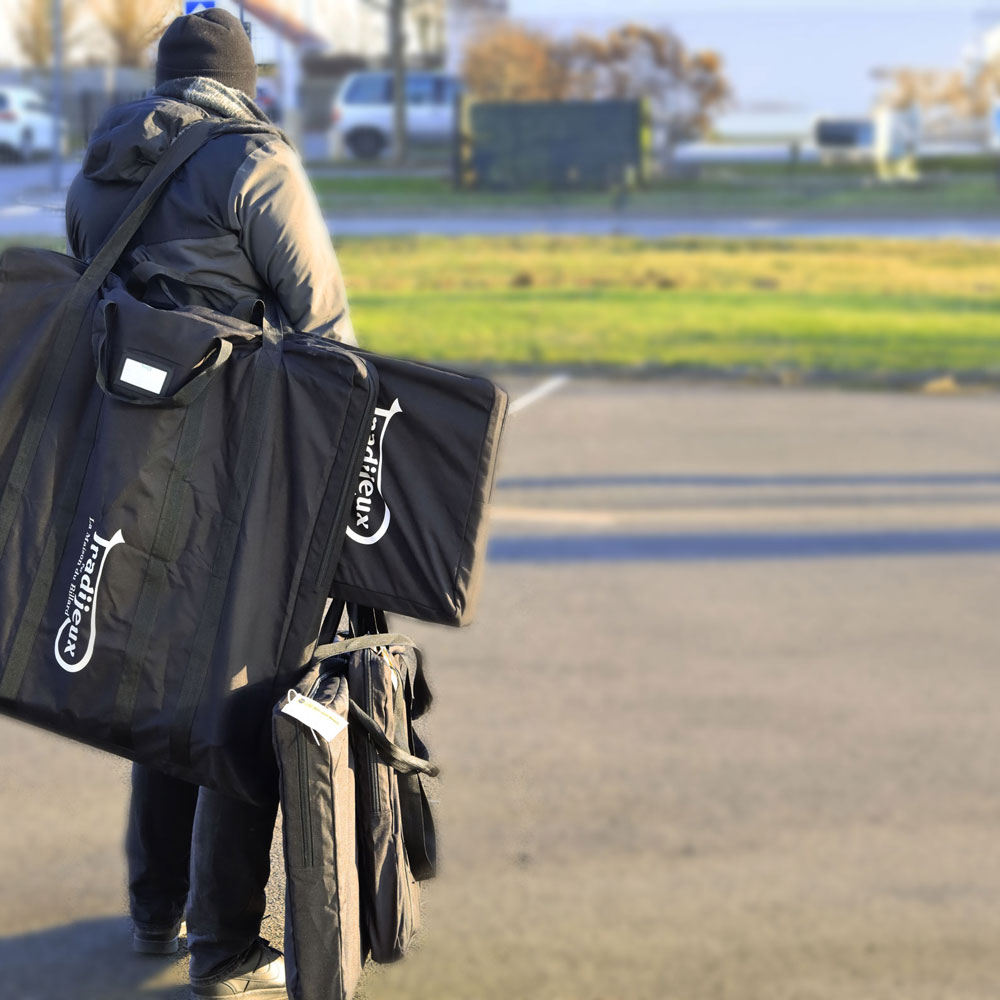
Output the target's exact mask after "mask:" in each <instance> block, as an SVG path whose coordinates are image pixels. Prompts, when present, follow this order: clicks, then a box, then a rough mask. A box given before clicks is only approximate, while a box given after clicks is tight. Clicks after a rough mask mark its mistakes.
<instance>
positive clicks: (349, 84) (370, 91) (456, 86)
mask: <svg viewBox="0 0 1000 1000" xmlns="http://www.w3.org/2000/svg"><path fill="white" fill-rule="evenodd" d="M461 89H462V84H461V81H460V80H459V79H458V78H457V77H454V76H449V75H448V74H446V73H408V74H407V75H406V134H407V140H408V141H409V142H412V143H414V144H417V143H436V142H446V141H447V140H448V139H449V138H450V137H451V135H452V133H453V132H454V129H455V113H456V98H457V96H458V95H459V94H460V93H461ZM331 118H332V123H333V134H332V145H331V153H332V155H333V156H334V157H335V158H337V157H340V156H344V155H347V154H349V155H351V156H355V157H357V158H358V159H361V160H374V159H377V158H378V157H379V156H381V155H382V153H383V152H385V150H386V149H387V148H388V147H389V145H390V143H391V142H392V130H393V129H392V126H393V78H392V74H391V73H388V72H365V73H352V74H351V75H350V76H348V77H346V78H345V79H344V81H343V83H342V84H341V85H340V88H339V89H338V90H337V93H336V96H335V97H334V99H333V109H332V112H331Z"/></svg>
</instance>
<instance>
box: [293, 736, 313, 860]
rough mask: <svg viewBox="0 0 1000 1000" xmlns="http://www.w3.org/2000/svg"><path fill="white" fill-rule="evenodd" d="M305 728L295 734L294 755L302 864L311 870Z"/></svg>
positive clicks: (310, 821)
mask: <svg viewBox="0 0 1000 1000" xmlns="http://www.w3.org/2000/svg"><path fill="white" fill-rule="evenodd" d="M307 739H308V737H307V735H306V729H305V726H302V725H299V726H298V728H297V731H296V734H295V753H296V758H297V763H298V767H297V768H296V770H297V771H298V777H299V815H300V816H301V819H302V864H303V865H304V866H305V867H307V868H311V867H312V866H313V864H315V860H314V857H313V831H312V800H311V799H310V798H309V774H308V770H307V768H308V764H309V747H308V745H307V743H306V740H307Z"/></svg>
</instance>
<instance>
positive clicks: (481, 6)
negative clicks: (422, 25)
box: [444, 0, 510, 75]
mask: <svg viewBox="0 0 1000 1000" xmlns="http://www.w3.org/2000/svg"><path fill="white" fill-rule="evenodd" d="M509 16H510V2H509V0H447V10H446V12H445V31H444V33H445V39H446V49H447V54H446V58H445V68H446V69H447V70H448V72H449V73H455V74H456V75H457V74H459V73H460V72H461V70H462V63H463V62H464V61H465V50H466V48H467V46H468V44H469V43H470V42H471V41H473V40H474V39H476V38H478V37H479V36H480V35H483V34H486V33H487V32H489V31H490V30H492V29H494V28H496V27H497V26H499V25H501V24H503V23H504V21H506V20H507V18H508V17H509Z"/></svg>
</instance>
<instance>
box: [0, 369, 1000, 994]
mask: <svg viewBox="0 0 1000 1000" xmlns="http://www.w3.org/2000/svg"><path fill="white" fill-rule="evenodd" d="M529 387H530V386H529V385H528V384H527V383H523V382H516V383H512V385H511V388H512V389H513V390H514V391H515V394H522V393H523V392H524V391H525V390H526V389H528V388H529ZM998 440H1000V405H998V399H997V397H996V396H995V395H982V396H915V395H901V394H899V395H893V394H874V393H872V394H867V393H865V394H862V393H841V392H833V391H830V392H826V391H823V392H819V391H812V392H807V391H799V390H791V389H788V390H762V389H738V388H727V389H720V388H706V387H680V386H676V385H673V384H666V383H661V382H638V383H637V382H627V381H621V382H602V381H596V380H595V381H573V382H569V383H568V384H566V385H563V386H562V387H561V388H560V389H559V390H558V391H555V392H553V393H552V394H550V395H548V396H546V397H544V398H541V399H539V400H538V401H537V402H536V403H534V405H532V406H530V407H528V408H526V409H524V410H523V411H522V412H520V413H519V414H517V416H516V417H515V418H513V419H512V420H511V423H510V427H509V433H508V438H507V442H506V452H505V455H504V463H503V468H502V472H501V481H500V484H499V486H498V489H497V492H496V497H495V501H496V504H495V519H494V539H495V540H494V544H493V548H492V564H491V566H490V568H489V573H488V576H487V579H486V584H485V590H484V594H483V600H482V604H481V608H480V614H479V619H478V622H477V623H476V624H475V625H473V626H472V627H471V628H469V629H467V630H463V631H451V630H447V629H440V628H431V627H426V626H419V625H414V626H412V629H411V631H412V632H414V633H415V634H416V635H417V636H418V637H419V638H421V639H423V640H424V641H425V644H426V646H427V648H428V650H429V653H430V657H429V659H430V664H429V667H430V672H431V673H430V676H431V681H432V683H433V685H434V688H435V692H436V695H437V701H436V704H435V709H434V712H433V717H432V720H431V726H430V732H429V739H430V742H431V743H432V746H433V747H434V749H435V750H436V752H437V755H438V756H439V757H440V759H441V760H442V762H443V765H444V779H443V780H442V782H441V783H440V787H439V789H438V793H437V797H438V799H439V800H440V802H439V806H438V810H439V825H440V833H441V843H442V850H443V857H444V867H443V873H442V875H441V877H440V878H439V880H438V881H437V882H435V883H433V884H431V885H430V886H429V887H428V890H427V892H426V894H425V910H424V922H425V927H424V931H423V935H422V940H421V943H420V947H419V948H418V949H417V950H416V951H415V952H414V954H412V955H411V956H410V957H409V958H408V959H407V961H405V962H403V963H401V964H400V965H397V966H392V967H389V968H385V969H375V970H373V971H372V972H371V974H369V975H368V976H367V978H366V981H365V983H364V986H363V996H364V997H365V998H366V1000H383V998H385V1000H388V998H390V997H391V998H394V1000H398V998H403V997H405V998H407V1000H466V998H470V997H475V998H484V1000H494V998H495V1000H500V998H505V1000H506V998H510V997H519V998H524V1000H543V998H544V1000H598V998H601V1000H603V998H608V997H616V998H617V997H629V998H636V1000H646V998H648V1000H664V998H668V1000H793V998H794V1000H859V998H864V1000H888V998H894V1000H897V998H898V1000H942V998H947V1000H973V998H975V1000H994V998H995V996H996V989H997V986H996V984H997V982H998V981H1000V947H998V942H1000V848H998V847H997V843H998V841H1000V702H998V699H997V698H996V661H997V652H998V647H1000V643H998V641H997V628H998V626H997V614H996V595H997V592H998V587H1000V554H998V552H997V547H996V546H995V545H992V546H991V545H989V544H983V545H982V546H981V547H979V546H977V545H976V544H975V539H977V538H979V539H987V540H988V539H990V538H995V537H996V534H997V532H998V531H1000V461H998V452H997V441H998ZM970 539H971V540H972V541H970ZM949 540H950V542H949ZM407 627H408V628H409V627H410V626H409V625H407ZM125 804H126V786H125V768H124V766H123V765H122V764H120V763H119V762H117V761H115V760H113V759H111V758H109V757H106V756H103V755H100V754H97V753H93V752H90V751H86V750H83V749H80V748H78V747H76V746H73V745H71V744H68V743H64V742H61V741H59V740H57V739H54V738H52V737H49V736H47V735H44V734H41V733H37V732H35V731H32V730H30V729H28V728H26V727H24V726H22V725H20V724H17V723H14V722H10V721H0V810H2V813H0V815H2V817H3V821H2V823H0V998H2V1000H50V998H52V1000H55V998H60V1000H63V998H66V997H68V996H72V997H73V998H74V1000H126V998H130V1000H131V998H147V997H148V998H160V1000H168V998H169V1000H173V998H180V997H182V996H184V995H185V992H184V989H183V986H182V985H181V984H182V983H183V959H181V960H179V961H174V962H170V961H160V960H143V961H140V960H138V959H137V958H133V957H132V956H130V955H129V953H128V929H127V922H126V920H125V919H124V917H123V916H122V913H123V906H124V902H123V900H124V889H123V862H122V855H121V848H120V843H121V839H122V834H123V820H124V810H125ZM280 889H281V886H280V879H275V883H274V896H275V898H274V900H273V904H272V916H271V918H270V919H269V923H268V926H269V929H270V932H271V933H272V934H274V935H275V936H277V937H280V929H279V921H280Z"/></svg>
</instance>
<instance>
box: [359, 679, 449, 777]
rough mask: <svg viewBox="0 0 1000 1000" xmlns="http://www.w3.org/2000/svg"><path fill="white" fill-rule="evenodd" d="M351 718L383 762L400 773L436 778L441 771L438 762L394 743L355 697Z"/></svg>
mask: <svg viewBox="0 0 1000 1000" xmlns="http://www.w3.org/2000/svg"><path fill="white" fill-rule="evenodd" d="M349 718H350V720H351V721H352V722H355V723H357V724H358V725H359V726H360V727H361V728H362V729H363V730H364V731H365V734H366V735H367V737H368V738H369V739H370V740H371V741H372V744H373V745H374V747H375V750H376V751H377V753H378V755H379V757H381V758H382V760H383V762H384V763H385V764H387V765H388V766H389V767H391V768H392V769H393V770H394V771H396V772H398V773H399V774H426V775H427V777H428V778H436V777H437V776H438V775H439V774H440V773H441V770H440V768H438V766H437V765H436V764H432V763H431V762H430V761H427V760H424V759H423V758H421V757H415V756H414V755H413V754H411V753H407V752H406V751H405V750H403V749H401V748H400V747H399V746H397V745H396V744H395V743H393V741H392V740H390V739H389V737H388V736H386V735H385V732H384V730H383V729H382V727H381V726H380V725H379V724H378V723H377V722H376V721H375V720H374V719H373V718H372V717H371V716H370V715H369V714H368V713H367V712H366V711H365V710H364V709H363V708H361V707H360V706H359V705H358V703H357V702H356V701H354V699H353V698H352V699H351V710H350V712H349Z"/></svg>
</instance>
